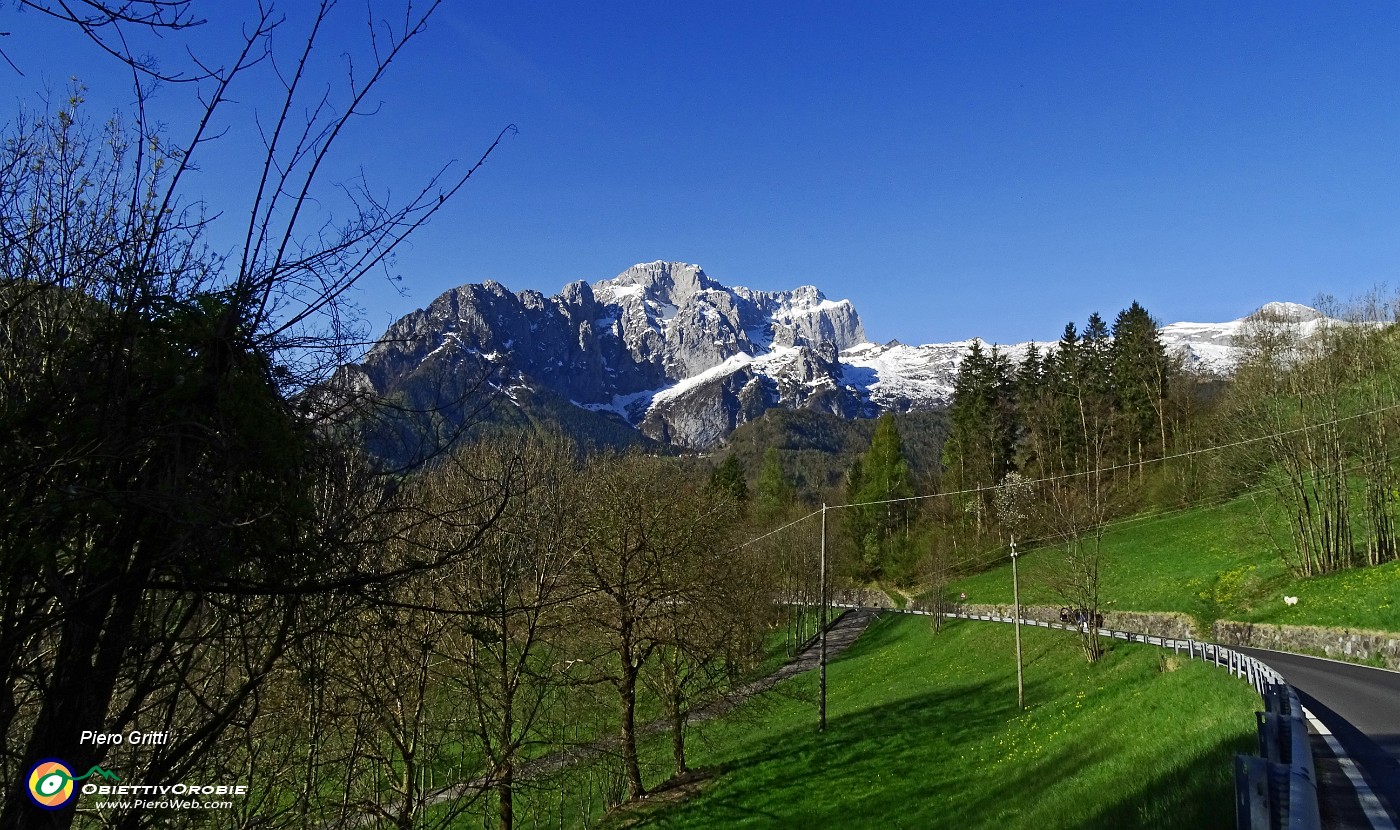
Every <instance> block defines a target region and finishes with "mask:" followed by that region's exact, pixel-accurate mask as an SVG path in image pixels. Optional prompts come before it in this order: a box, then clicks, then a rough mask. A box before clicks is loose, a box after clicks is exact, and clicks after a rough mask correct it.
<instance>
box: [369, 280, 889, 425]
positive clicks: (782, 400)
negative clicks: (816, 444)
mask: <svg viewBox="0 0 1400 830" xmlns="http://www.w3.org/2000/svg"><path fill="white" fill-rule="evenodd" d="M864 338H865V332H864V330H863V329H862V327H861V324H860V317H859V316H858V315H857V314H856V311H855V309H854V308H853V307H852V306H851V304H850V303H849V302H848V301H846V300H840V301H832V300H828V299H826V297H824V296H823V295H822V293H821V292H820V291H818V290H817V289H816V288H814V287H812V286H803V287H801V288H797V289H795V290H793V291H783V292H765V291H754V290H750V289H747V288H728V287H725V286H723V285H721V284H720V283H718V282H716V281H714V280H712V279H711V278H710V277H709V276H707V275H706V274H705V272H704V271H703V270H702V269H701V268H700V267H698V266H695V265H688V264H684V263H675V262H651V263H646V264H642V265H636V266H633V267H632V268H629V269H627V270H626V271H624V272H623V273H621V274H619V275H618V276H616V277H614V278H613V279H609V280H603V281H600V282H597V283H594V284H592V285H589V284H588V283H585V282H576V283H572V284H570V285H568V286H566V287H565V288H564V290H563V291H562V292H560V294H559V295H558V296H555V297H545V296H544V295H543V294H541V293H539V292H537V291H522V292H519V293H512V292H510V291H508V290H506V288H505V287H504V286H502V285H500V284H499V283H495V282H487V283H483V284H480V285H465V286H462V287H460V288H456V289H453V290H452V291H449V292H447V293H445V294H443V295H442V296H440V297H438V298H437V299H435V300H434V301H433V302H432V303H431V304H429V306H428V307H427V308H426V309H423V310H420V311H416V312H414V313H412V314H409V315H408V316H406V317H404V318H402V319H400V320H398V321H397V322H395V323H394V324H393V325H392V326H390V327H389V330H388V331H387V332H386V333H385V334H384V336H383V337H382V338H381V339H380V340H379V342H378V343H376V344H375V346H374V347H373V348H372V349H370V351H369V353H368V354H367V355H366V356H365V358H364V360H363V361H362V362H361V363H359V364H357V365H353V366H347V367H345V369H344V371H343V373H342V380H343V381H344V382H349V383H354V384H357V385H359V386H361V387H363V388H366V389H372V390H374V391H375V392H377V393H379V394H381V395H395V394H398V395H400V396H404V397H407V398H408V399H410V400H423V399H425V397H427V394H426V392H425V390H424V387H432V386H439V387H441V386H442V385H443V384H444V382H448V385H449V386H450V385H452V384H451V383H450V380H451V379H452V378H454V377H456V378H466V377H472V378H479V377H481V376H483V375H484V374H487V373H494V375H495V377H496V378H497V380H496V381H495V384H496V385H497V386H498V387H500V388H506V387H510V386H515V385H524V386H527V387H531V388H542V389H546V390H549V391H551V392H553V393H556V394H558V395H560V396H563V397H564V398H566V399H568V400H570V401H572V402H574V404H575V405H577V406H579V407H582V408H584V409H588V410H592V411H594V412H603V413H612V414H614V415H616V416H618V417H620V418H623V419H624V420H626V421H627V423H629V424H631V425H632V426H634V427H636V428H638V429H640V430H641V431H642V432H643V433H645V434H647V435H650V436H651V437H654V438H658V439H660V440H663V441H666V442H669V443H674V444H680V445H682V446H688V447H708V446H712V445H714V444H716V443H718V442H720V441H722V440H723V439H724V437H725V436H727V435H728V434H729V432H731V431H732V430H733V429H734V427H735V426H737V425H738V424H740V423H743V422H744V421H746V420H750V419H752V418H756V417H758V416H759V415H761V414H762V413H763V412H764V411H766V410H767V409H769V408H771V407H774V406H794V407H803V406H809V407H819V408H823V409H826V410H828V411H831V412H836V413H839V414H846V415H854V414H860V413H861V412H862V411H863V410H864V406H865V405H864V403H863V401H862V398H861V396H860V394H859V393H858V392H856V391H854V390H849V389H846V388H845V387H843V386H842V384H841V383H840V378H841V371H842V368H841V364H840V362H839V360H838V359H837V355H838V354H839V352H840V351H841V350H842V349H845V348H848V347H850V346H854V345H856V344H857V343H860V342H861V341H863V340H864ZM444 379H447V381H445V380H444Z"/></svg>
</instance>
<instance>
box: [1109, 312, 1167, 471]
mask: <svg viewBox="0 0 1400 830" xmlns="http://www.w3.org/2000/svg"><path fill="white" fill-rule="evenodd" d="M1112 361H1113V367H1112V373H1113V385H1114V388H1115V389H1116V390H1117V395H1118V402H1119V408H1120V410H1121V418H1122V420H1123V422H1124V427H1125V432H1126V438H1127V442H1128V445H1129V446H1128V449H1129V451H1130V452H1131V453H1133V454H1135V455H1136V456H1137V458H1138V460H1139V461H1141V460H1142V459H1143V457H1144V456H1145V454H1146V452H1147V449H1148V447H1151V448H1152V449H1154V450H1160V452H1161V454H1162V455H1166V454H1167V435H1166V432H1167V430H1166V399H1167V389H1168V386H1169V384H1170V382H1171V361H1170V360H1169V359H1168V358H1167V350H1166V347H1165V346H1163V345H1162V338H1161V335H1160V334H1159V333H1158V331H1157V322H1156V321H1155V320H1153V319H1152V315H1150V314H1148V313H1147V309H1145V308H1143V307H1142V306H1141V305H1140V304H1138V302H1137V301H1136V300H1134V301H1133V304H1132V305H1130V306H1129V307H1128V308H1126V309H1124V310H1123V311H1120V312H1119V313H1118V317H1117V318H1116V319H1114V321H1113V348H1112Z"/></svg>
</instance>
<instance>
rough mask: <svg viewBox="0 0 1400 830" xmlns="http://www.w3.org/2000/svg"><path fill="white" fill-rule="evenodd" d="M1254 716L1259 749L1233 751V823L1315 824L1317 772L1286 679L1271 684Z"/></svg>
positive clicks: (1246, 828)
mask: <svg viewBox="0 0 1400 830" xmlns="http://www.w3.org/2000/svg"><path fill="white" fill-rule="evenodd" d="M1256 717H1257V719H1258V729H1259V755H1258V756H1253V755H1236V756H1235V826H1236V827H1239V828H1241V830H1276V828H1277V829H1278V830H1282V828H1288V830H1315V828H1317V827H1318V826H1319V823H1320V822H1319V818H1318V803H1317V773H1316V770H1315V769H1314V767H1313V757H1312V746H1311V743H1310V740H1309V738H1308V724H1307V720H1306V719H1305V718H1304V717H1303V707H1302V705H1301V704H1300V703H1299V702H1298V693H1297V691H1295V690H1294V689H1293V687H1292V686H1289V685H1287V684H1286V683H1277V684H1273V685H1271V686H1270V687H1269V688H1268V689H1266V690H1265V692H1264V711H1263V712H1259V713H1257V714H1256Z"/></svg>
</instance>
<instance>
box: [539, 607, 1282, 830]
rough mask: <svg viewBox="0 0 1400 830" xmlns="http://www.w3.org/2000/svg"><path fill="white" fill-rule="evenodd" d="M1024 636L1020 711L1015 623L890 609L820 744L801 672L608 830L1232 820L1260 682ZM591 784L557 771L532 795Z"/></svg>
mask: <svg viewBox="0 0 1400 830" xmlns="http://www.w3.org/2000/svg"><path fill="white" fill-rule="evenodd" d="M1022 635H1023V641H1024V646H1025V653H1026V702H1027V709H1026V710H1025V711H1023V712H1019V713H1018V712H1017V710H1016V675H1015V660H1014V646H1013V639H1012V637H1013V631H1012V628H1011V627H1010V626H1007V625H1000V624H994V623H981V622H970V621H955V622H952V623H950V624H948V625H946V626H945V628H944V630H943V632H942V633H940V634H937V635H935V634H934V633H933V631H932V629H931V626H930V623H929V621H928V620H927V619H926V618H923V617H914V616H905V615H898V614H888V615H885V616H884V617H882V618H881V619H880V620H878V621H876V622H875V623H874V624H873V625H872V626H871V627H870V629H868V630H867V631H866V633H865V635H864V636H863V637H861V639H860V640H859V641H858V642H857V643H856V644H855V645H854V646H853V647H852V648H851V649H850V650H849V651H847V652H846V653H845V654H843V655H841V656H840V658H839V659H837V660H835V661H834V662H833V663H832V664H831V666H830V668H829V672H828V677H829V689H830V694H829V709H828V724H829V725H828V729H827V731H826V732H825V733H824V734H820V733H818V732H817V730H816V720H817V711H816V702H815V699H816V689H817V677H816V674H815V673H808V674H805V675H802V676H800V677H798V678H795V679H794V680H792V681H789V682H787V683H785V684H783V685H782V686H780V687H778V689H777V690H775V691H774V692H772V693H770V694H768V695H765V696H763V697H760V698H756V699H753V700H751V701H750V702H749V703H747V704H745V705H744V706H742V707H740V709H739V710H737V711H736V712H734V713H732V714H731V715H729V716H727V717H725V718H724V719H722V720H718V721H713V722H710V723H707V724H703V725H701V726H698V727H696V728H694V729H693V730H692V738H691V748H692V757H691V766H692V767H695V768H698V769H702V770H704V771H705V772H707V773H709V774H711V777H709V778H708V779H706V780H705V781H704V782H703V783H702V784H701V785H699V787H698V788H697V789H698V791H697V792H693V793H690V794H689V795H688V796H687V797H685V798H674V797H672V798H667V797H664V796H661V797H657V798H654V799H650V800H649V801H648V802H645V803H643V804H642V805H640V806H633V807H629V808H627V809H626V810H624V811H621V812H618V813H615V814H612V815H609V816H607V817H606V818H604V819H603V822H602V825H601V826H603V827H611V828H622V827H657V828H663V827H664V828H729V827H741V828H742V827H808V828H825V827H842V828H862V827H869V828H897V827H908V828H938V827H956V828H979V827H985V828H1034V830H1052V828H1096V827H1101V828H1121V827H1192V828H1210V827H1221V828H1225V827H1232V826H1233V822H1234V815H1233V785H1232V777H1231V762H1232V758H1233V755H1234V754H1235V753H1236V752H1249V751H1251V750H1252V748H1253V745H1254V715H1253V712H1254V711H1255V709H1256V708H1258V698H1257V696H1256V695H1255V694H1254V691H1253V689H1251V688H1250V687H1249V686H1248V685H1247V684H1245V683H1244V682H1242V681H1239V680H1236V679H1233V678H1231V677H1229V676H1228V675H1227V674H1226V673H1225V672H1223V671H1220V670H1218V669H1211V668H1208V667H1206V666H1205V665H1203V664H1200V663H1192V662H1190V661H1185V660H1182V659H1179V658H1175V657H1173V656H1172V655H1170V654H1169V653H1167V652H1163V651H1161V650H1160V649H1155V648H1151V647H1147V646H1142V645H1128V644H1124V643H1115V644H1113V646H1112V648H1113V650H1112V651H1111V652H1109V653H1108V655H1107V656H1106V657H1105V658H1104V659H1103V660H1102V661H1101V662H1100V663H1098V664H1095V665H1090V664H1088V663H1086V662H1085V661H1084V659H1083V657H1082V656H1081V655H1080V652H1079V649H1078V645H1077V643H1076V641H1075V640H1074V638H1073V635H1071V634H1068V633H1066V632H1057V631H1044V630H1040V629H1025V630H1023V632H1022ZM668 751H669V749H668V746H667V745H666V744H664V742H663V741H661V740H658V739H653V740H652V741H650V742H649V745H648V758H649V762H650V764H649V766H650V771H649V777H648V780H647V783H648V785H649V786H652V787H656V786H657V785H658V784H660V783H661V782H662V781H663V780H664V779H665V778H666V777H667V775H668V771H667V769H666V766H665V763H666V761H667V759H668V754H667V753H668ZM597 774H598V773H597V772H596V771H594V772H589V771H587V770H585V769H574V770H571V771H569V772H568V773H561V774H560V775H558V776H556V780H555V781H554V782H553V783H545V784H544V786H543V787H541V788H539V789H537V790H535V793H534V795H533V796H532V799H536V800H538V799H543V800H545V801H549V800H552V799H557V798H558V796H559V793H561V792H564V791H567V790H568V789H569V788H570V785H569V781H570V780H571V779H572V780H573V781H575V782H576V781H578V780H579V779H580V778H581V777H584V776H588V775H594V776H596V775H597ZM538 806H539V807H540V808H542V809H543V811H544V812H543V814H544V815H557V816H558V817H559V818H563V817H564V816H565V814H569V815H572V816H573V817H574V818H573V819H572V820H569V821H560V822H559V824H563V825H565V826H581V825H582V824H583V823H584V820H583V819H581V818H580V813H579V811H578V810H576V809H570V810H563V809H560V808H559V806H558V805H557V802H556V803H554V804H546V803H540V804H539V805H538ZM556 820H558V819H556V818H551V819H550V820H549V822H548V824H547V825H543V824H542V825H541V826H559V825H556V824H555V821H556ZM588 821H589V823H592V820H591V819H590V820H588ZM521 826H524V827H528V826H530V825H529V824H528V822H527V823H526V824H523V825H521Z"/></svg>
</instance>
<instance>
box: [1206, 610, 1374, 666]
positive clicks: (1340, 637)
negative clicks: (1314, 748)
mask: <svg viewBox="0 0 1400 830" xmlns="http://www.w3.org/2000/svg"><path fill="white" fill-rule="evenodd" d="M1213 635H1214V637H1215V641H1216V642H1218V643H1220V644H1221V645H1227V646H1253V647H1255V648H1270V649H1274V650H1276V651H1296V652H1302V653H1309V652H1311V653H1322V654H1326V655H1327V656H1328V657H1335V658H1337V659H1347V658H1350V659H1352V660H1366V661H1370V660H1373V659H1375V658H1377V657H1379V658H1380V660H1381V662H1383V663H1384V664H1385V665H1386V667H1387V668H1392V669H1400V634H1395V633H1389V632H1385V631H1358V630H1354V629H1344V628H1319V627H1317V626H1311V625H1271V624H1269V623H1247V622H1234V621H1232V620H1220V621H1218V622H1216V624H1215V631H1214V632H1213Z"/></svg>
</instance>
